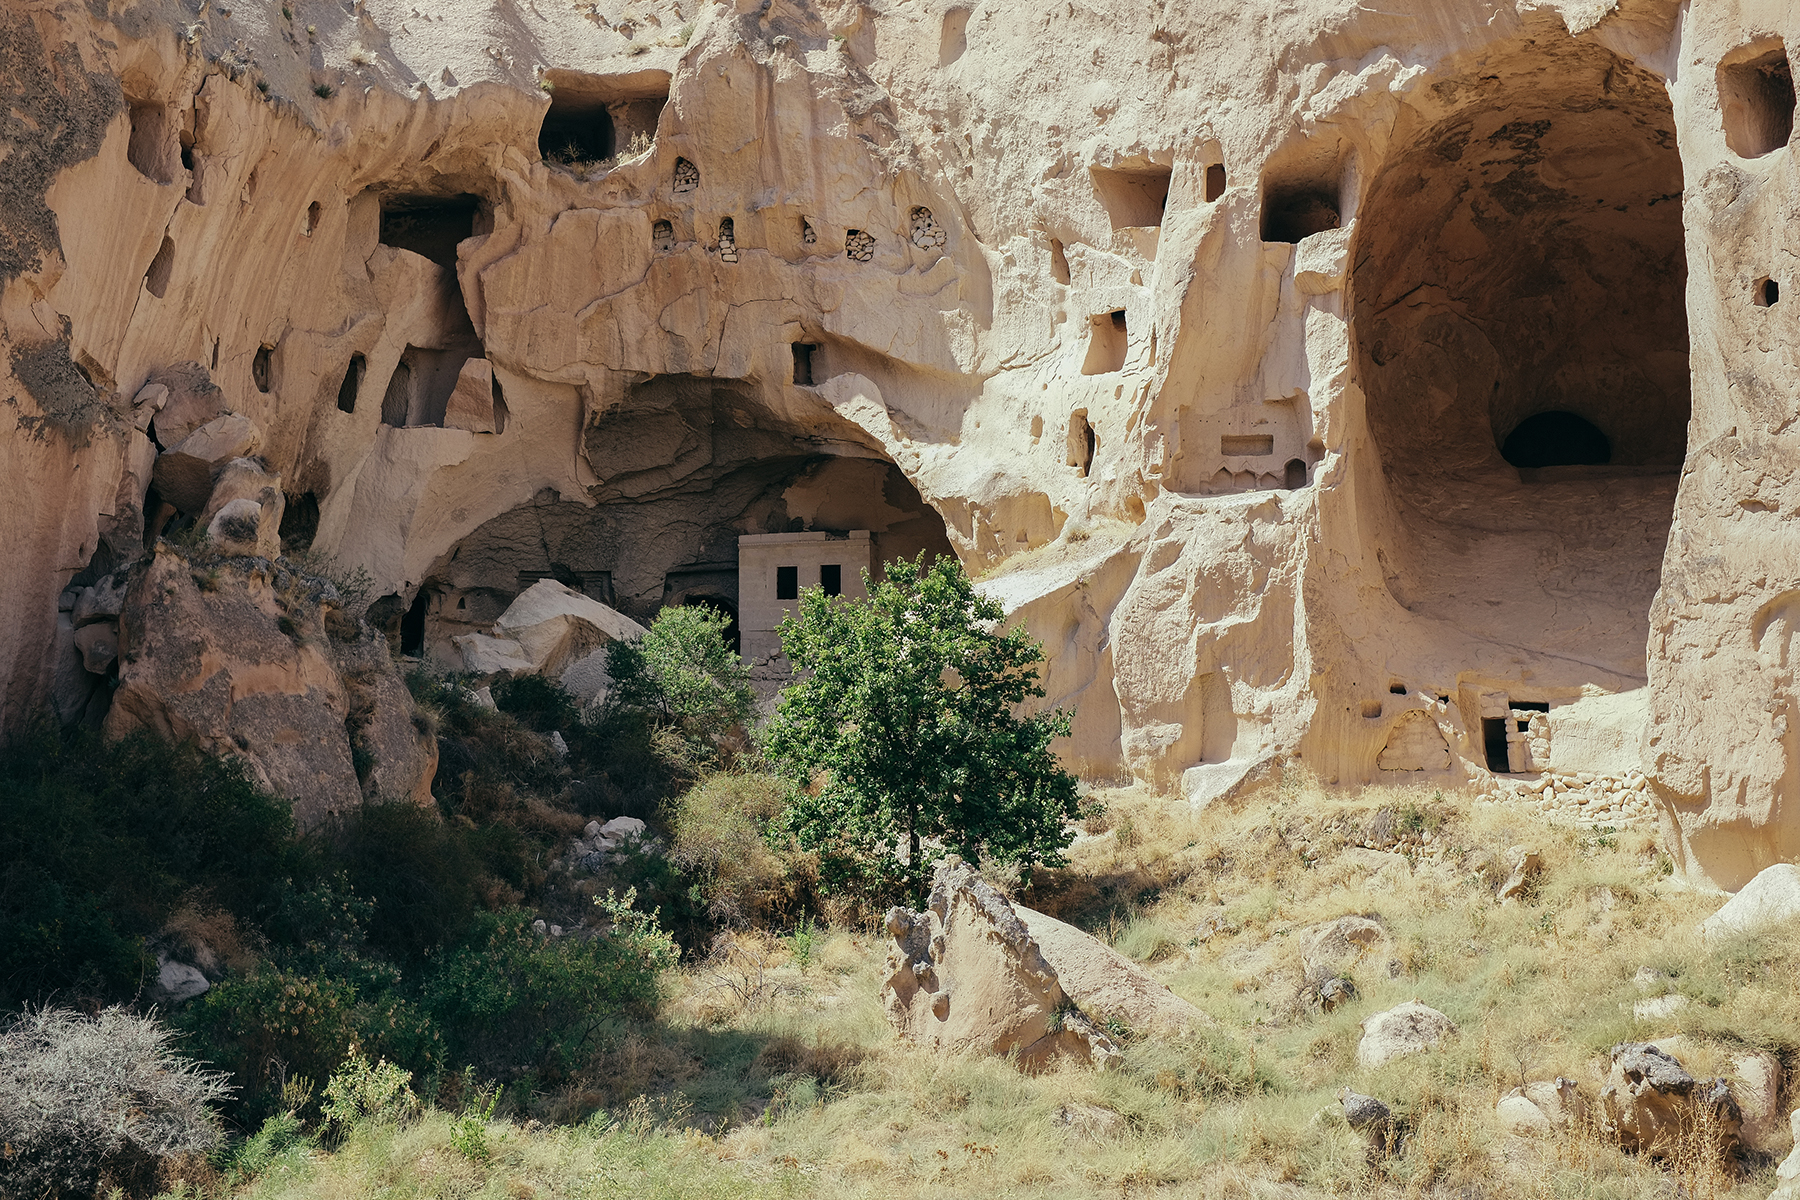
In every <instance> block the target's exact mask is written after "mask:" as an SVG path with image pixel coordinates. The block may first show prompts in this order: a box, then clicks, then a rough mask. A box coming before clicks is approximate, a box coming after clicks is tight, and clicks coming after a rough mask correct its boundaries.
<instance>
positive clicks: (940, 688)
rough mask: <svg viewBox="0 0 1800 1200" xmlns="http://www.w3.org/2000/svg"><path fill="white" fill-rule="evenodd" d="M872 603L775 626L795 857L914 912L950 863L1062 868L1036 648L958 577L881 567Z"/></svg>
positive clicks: (902, 565)
mask: <svg viewBox="0 0 1800 1200" xmlns="http://www.w3.org/2000/svg"><path fill="white" fill-rule="evenodd" d="M863 578H864V582H865V585H866V586H867V587H868V591H869V599H868V600H867V601H846V600H842V599H834V598H832V597H829V596H826V595H825V594H824V593H823V592H822V591H821V590H819V589H817V588H811V589H808V590H807V591H806V592H804V593H803V594H802V595H801V597H800V602H799V613H798V615H797V616H792V617H789V618H788V620H786V621H785V622H783V623H782V627H781V641H782V647H783V649H784V650H785V651H786V652H787V656H788V658H789V660H790V661H792V663H793V665H794V673H795V681H794V682H793V683H792V684H791V685H790V686H789V687H788V688H787V689H786V690H785V691H784V692H783V693H782V697H781V705H780V708H779V710H778V711H777V713H776V715H775V717H774V719H773V721H772V722H771V724H770V728H769V734H768V741H767V746H766V751H767V753H768V754H769V756H770V757H771V758H772V759H774V760H775V761H777V762H778V763H779V764H780V765H781V767H782V769H783V770H785V771H786V772H788V773H789V775H790V776H791V777H792V778H793V779H794V781H795V783H796V784H798V785H800V786H801V787H802V788H804V789H805V791H804V794H802V795H801V796H799V797H798V798H797V800H796V801H795V804H794V807H793V808H792V809H791V810H790V816H789V818H788V820H789V822H790V824H791V826H792V828H793V829H794V831H795V833H796V834H797V835H798V837H799V839H800V842H801V844H802V845H803V846H805V847H807V848H808V849H820V850H822V851H824V852H826V854H827V855H834V854H835V855H837V856H841V857H848V858H849V859H850V860H851V861H853V862H855V863H857V864H858V865H859V866H860V867H861V869H862V870H864V871H865V872H867V873H868V874H870V875H873V876H874V877H875V878H876V879H877V880H878V881H880V882H882V883H886V884H899V885H901V886H902V887H903V889H904V891H905V892H906V894H907V895H909V896H910V897H911V898H912V900H913V903H914V904H915V905H917V904H923V903H924V898H925V891H926V888H927V887H928V885H929V882H930V879H931V874H932V869H933V867H934V865H935V864H936V862H937V861H938V860H939V859H941V858H943V857H944V856H945V855H946V854H950V853H955V854H959V855H961V856H962V857H963V858H964V859H966V860H968V861H970V862H973V863H980V862H982V861H983V860H984V859H994V860H997V861H999V862H1002V863H1011V864H1013V865H1015V866H1017V867H1018V868H1019V870H1020V872H1021V874H1022V876H1025V877H1029V872H1030V870H1031V868H1032V866H1034V865H1044V866H1060V865H1062V863H1063V862H1064V861H1065V860H1064V858H1063V851H1064V850H1065V849H1067V847H1068V844H1069V842H1070V840H1071V838H1072V834H1071V833H1070V832H1069V831H1068V830H1067V828H1066V827H1065V822H1066V821H1067V820H1069V819H1071V818H1074V817H1076V816H1077V815H1079V812H1080V799H1079V796H1078V794H1077V791H1076V781H1075V777H1074V776H1072V775H1070V774H1069V773H1068V772H1067V771H1065V770H1063V769H1062V767H1061V766H1059V765H1058V764H1057V761H1056V758H1055V757H1054V756H1053V755H1052V754H1051V753H1050V742H1051V740H1052V739H1053V738H1056V737H1058V736H1061V735H1064V734H1067V733H1068V732H1069V716H1068V714H1067V713H1065V712H1063V711H1061V710H1054V711H1051V712H1040V713H1033V714H1030V715H1023V716H1022V715H1019V713H1018V708H1019V706H1020V705H1021V704H1022V703H1024V701H1026V700H1027V699H1032V698H1036V697H1041V696H1043V694H1044V689H1043V688H1042V687H1040V686H1039V685H1038V673H1037V663H1038V662H1039V661H1040V660H1041V659H1042V657H1043V649H1042V647H1041V646H1040V645H1039V644H1038V643H1037V642H1036V641H1035V640H1034V639H1033V638H1032V637H1031V635H1030V634H1029V633H1027V632H1026V631H1025V630H1024V629H1022V628H1016V627H1015V628H1012V629H1004V628H1002V626H1001V622H1002V621H1003V619H1004V617H1005V615H1006V613H1005V610H1004V609H1003V608H1002V607H1001V606H1000V604H999V602H998V601H996V600H993V599H990V598H988V597H985V596H982V595H980V594H979V593H977V592H976V591H975V588H974V586H973V585H972V584H971V583H970V582H969V578H968V576H967V575H965V574H964V573H963V570H962V567H961V565H960V564H958V563H956V562H955V561H954V560H951V559H945V558H940V559H939V560H938V561H937V562H936V563H935V564H934V565H933V566H931V567H929V568H927V567H926V566H925V565H924V555H923V554H921V555H920V556H919V558H918V560H917V561H914V562H907V561H905V560H900V561H897V562H893V563H889V564H888V566H887V578H886V579H885V580H883V581H882V582H881V583H880V584H873V583H870V582H869V578H868V573H867V572H864V576H863Z"/></svg>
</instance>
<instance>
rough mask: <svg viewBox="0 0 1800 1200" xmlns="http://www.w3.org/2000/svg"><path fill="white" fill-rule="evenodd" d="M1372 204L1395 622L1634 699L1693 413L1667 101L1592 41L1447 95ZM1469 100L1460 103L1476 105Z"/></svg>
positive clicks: (1359, 339)
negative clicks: (1398, 609) (1433, 625)
mask: <svg viewBox="0 0 1800 1200" xmlns="http://www.w3.org/2000/svg"><path fill="white" fill-rule="evenodd" d="M1457 82H1458V84H1459V86H1462V91H1461V94H1462V95H1463V96H1464V97H1465V102H1464V106H1463V107H1462V108H1461V109H1460V110H1458V111H1456V112H1453V113H1451V114H1450V115H1448V116H1446V117H1444V118H1443V119H1441V120H1439V121H1438V122H1437V123H1436V124H1435V125H1431V126H1429V127H1423V128H1416V129H1414V130H1413V131H1411V136H1410V138H1403V139H1401V140H1400V141H1399V145H1400V147H1401V148H1399V149H1397V150H1396V152H1395V153H1394V154H1393V155H1392V156H1391V157H1390V159H1389V160H1388V161H1387V162H1386V163H1385V164H1384V165H1383V167H1382V170H1381V171H1380V173H1379V174H1378V175H1377V176H1376V178H1375V179H1374V180H1373V182H1372V185H1371V187H1370V190H1369V193H1368V195H1367V196H1366V197H1365V198H1364V200H1363V201H1362V204H1361V208H1360V215H1359V218H1358V221H1357V226H1358V235H1357V239H1356V243H1355V245H1354V247H1353V252H1352V279H1351V297H1352V306H1353V318H1354V325H1353V327H1354V330H1355V340H1356V345H1355V361H1356V372H1357V376H1358V381H1359V383H1360V385H1361V387H1362V389H1363V391H1364V393H1365V395H1366V396H1367V415H1368V423H1369V427H1370V430H1371V432H1372V433H1373V435H1374V439H1375V442H1376V444H1377V446H1378V447H1379V451H1380V460H1381V469H1382V471H1383V473H1384V475H1385V480H1386V485H1387V494H1388V503H1389V506H1390V511H1391V513H1392V514H1393V517H1394V519H1395V520H1396V521H1397V528H1394V529H1393V530H1391V531H1390V536H1389V537H1388V538H1387V544H1385V545H1383V547H1382V556H1381V563H1382V570H1383V574H1384V577H1385V582H1386V583H1387V586H1388V590H1389V592H1390V593H1391V594H1392V596H1393V598H1394V600H1395V601H1396V602H1397V603H1399V604H1400V605H1401V606H1402V607H1405V608H1407V609H1409V610H1411V611H1413V612H1415V613H1420V614H1423V615H1426V616H1428V617H1431V618H1435V619H1437V620H1438V621H1441V622H1443V624H1442V625H1440V626H1439V628H1442V629H1452V630H1460V631H1461V632H1462V634H1464V635H1466V636H1467V638H1468V639H1469V642H1466V643H1465V644H1464V645H1463V646H1461V647H1459V648H1456V649H1454V650H1452V649H1451V648H1450V647H1446V648H1445V649H1444V651H1443V653H1444V654H1445V655H1446V656H1448V657H1449V658H1450V659H1453V660H1460V661H1467V654H1468V652H1469V651H1468V646H1469V644H1471V643H1475V642H1480V641H1482V640H1490V641H1491V642H1493V643H1496V644H1499V645H1503V646H1511V647H1519V648H1523V649H1525V650H1526V651H1527V652H1528V653H1529V654H1533V655H1536V656H1538V657H1537V658H1535V659H1528V660H1522V661H1528V662H1530V663H1531V665H1532V666H1533V669H1534V670H1536V671H1537V672H1538V676H1539V678H1540V680H1545V681H1547V677H1548V676H1551V675H1554V676H1555V677H1556V678H1558V679H1559V680H1561V681H1562V682H1565V683H1568V684H1577V683H1583V682H1599V683H1601V684H1602V685H1603V686H1608V687H1618V688H1624V687H1630V686H1636V683H1637V681H1641V680H1642V678H1643V676H1644V673H1645V657H1644V656H1645V635H1644V631H1645V629H1646V627H1647V625H1648V619H1649V605H1650V602H1651V600H1652V598H1653V596H1654V594H1655V591H1656V587H1657V584H1658V580H1659V577H1660V570H1661V563H1662V556H1663V550H1664V546H1665V543H1666V542H1667V538H1668V530H1669V525H1670V521H1671V515H1672V509H1673V505H1674V497H1675V488H1676V483H1677V479H1678V472H1679V469H1680V466H1681V463H1682V459H1683V456H1684V454H1685V452H1686V437H1687V420H1688V412H1689V377H1688V359H1687V347H1688V331H1687V315H1686V309H1685V303H1684V291H1685V286H1686V276H1687V265H1686V257H1685V250H1684V243H1683V230H1682V223H1681V199H1680V198H1681V192H1682V186H1683V184H1682V165H1681V159H1680V157H1679V155H1678V153H1677V151H1676V148H1675V146H1676V143H1675V123H1674V115H1673V112H1672V109H1671V105H1670V101H1669V97H1668V93H1667V90H1666V89H1665V88H1664V87H1663V85H1662V83H1661V82H1660V81H1659V80H1658V79H1656V78H1655V77H1654V76H1652V75H1650V74H1649V73H1648V72H1646V71H1644V70H1642V69H1641V68H1638V67H1636V66H1634V65H1632V64H1630V63H1628V62H1626V61H1624V60H1623V59H1620V58H1618V57H1617V56H1615V55H1613V54H1612V53H1610V52H1609V51H1607V50H1605V49H1603V48H1601V47H1599V46H1595V45H1591V44H1586V43H1580V42H1568V43H1559V44H1555V45H1553V46H1548V47H1546V46H1544V45H1541V44H1540V45H1537V46H1533V47H1521V48H1519V49H1518V50H1517V51H1516V52H1515V53H1513V54H1512V55H1511V56H1510V57H1508V56H1498V57H1497V58H1496V60H1495V61H1493V62H1492V63H1491V64H1490V65H1488V66H1487V67H1486V68H1484V70H1483V71H1482V72H1481V75H1480V77H1470V78H1468V79H1465V80H1459V81H1457ZM1465 85H1466V86H1465Z"/></svg>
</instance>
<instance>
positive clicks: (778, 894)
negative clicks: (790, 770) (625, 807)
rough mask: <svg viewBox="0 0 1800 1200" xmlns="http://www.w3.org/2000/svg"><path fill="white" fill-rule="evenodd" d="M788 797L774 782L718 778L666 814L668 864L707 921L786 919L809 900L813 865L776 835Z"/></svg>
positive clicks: (785, 787) (780, 782)
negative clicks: (682, 877)
mask: <svg viewBox="0 0 1800 1200" xmlns="http://www.w3.org/2000/svg"><path fill="white" fill-rule="evenodd" d="M792 794H793V793H792V788H791V787H790V786H789V784H788V783H787V781H786V780H784V779H782V778H780V777H779V776H776V775H760V774H753V773H743V774H739V773H731V772H721V773H719V774H715V775H709V776H707V777H706V778H705V779H702V780H701V781H700V782H699V783H698V784H695V785H694V786H693V787H692V788H689V789H688V790H687V791H686V792H684V793H683V794H682V795H681V796H680V797H679V798H678V799H676V800H675V801H674V803H673V804H672V805H671V806H670V808H671V812H670V822H669V824H670V832H671V834H672V835H673V840H674V846H673V848H672V850H671V855H670V856H671V857H672V858H673V859H674V860H675V862H676V864H677V865H679V866H680V867H681V868H682V869H683V870H685V871H688V872H691V873H692V874H693V875H694V876H695V877H696V878H697V880H698V882H697V883H696V885H695V886H697V887H698V888H699V889H700V891H701V894H702V896H703V897H704V898H705V901H706V908H707V912H708V914H709V915H710V916H711V917H712V918H713V919H714V920H716V921H722V922H724V923H726V924H742V923H745V922H747V921H760V920H768V919H770V918H773V917H775V916H777V915H792V914H793V913H795V912H796V911H798V910H799V909H800V908H801V907H802V906H803V905H804V903H805V902H806V901H808V900H809V899H810V898H811V897H810V891H811V887H810V885H811V882H812V878H813V876H814V875H815V873H816V864H815V860H814V859H813V858H812V856H810V855H807V854H804V853H802V852H801V851H800V850H798V849H797V848H796V847H794V846H793V844H792V843H793V839H792V838H791V837H790V836H788V835H786V834H784V833H781V832H779V831H778V829H777V827H778V825H779V822H780V819H781V816H782V814H783V813H785V812H786V811H787V807H788V804H789V801H790V798H791V796H792ZM772 839H773V840H772Z"/></svg>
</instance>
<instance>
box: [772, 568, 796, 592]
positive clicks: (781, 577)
mask: <svg viewBox="0 0 1800 1200" xmlns="http://www.w3.org/2000/svg"><path fill="white" fill-rule="evenodd" d="M775 598H776V599H777V600H798V599H799V598H800V568H799V567H776V568H775Z"/></svg>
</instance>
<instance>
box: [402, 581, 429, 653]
mask: <svg viewBox="0 0 1800 1200" xmlns="http://www.w3.org/2000/svg"><path fill="white" fill-rule="evenodd" d="M430 611H431V593H430V592H428V591H426V590H425V589H424V588H420V589H419V595H418V598H417V599H415V600H414V601H413V602H412V607H411V608H409V609H407V610H406V615H405V616H403V617H401V618H400V653H402V654H405V655H408V656H411V657H414V658H416V657H418V656H419V655H422V654H424V653H425V614H426V613H428V612H430Z"/></svg>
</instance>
